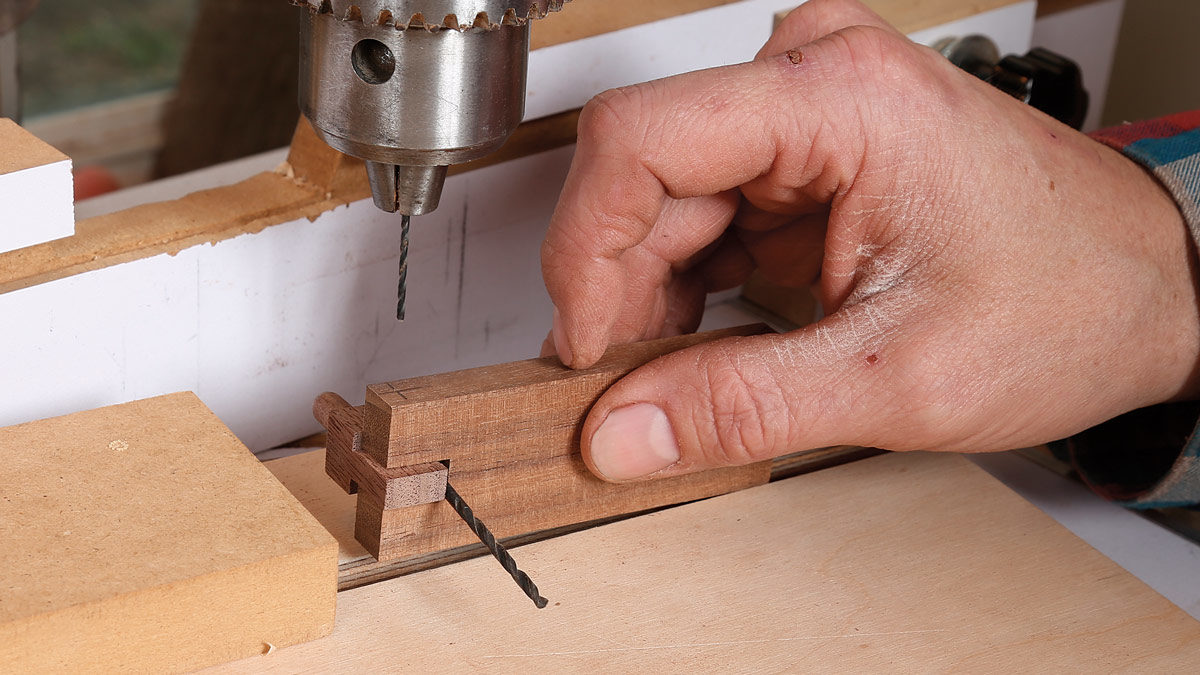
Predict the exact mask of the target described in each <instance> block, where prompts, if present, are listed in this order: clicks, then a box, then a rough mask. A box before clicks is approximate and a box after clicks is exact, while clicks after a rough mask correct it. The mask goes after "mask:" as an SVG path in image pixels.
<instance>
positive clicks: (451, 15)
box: [292, 0, 570, 30]
mask: <svg viewBox="0 0 1200 675" xmlns="http://www.w3.org/2000/svg"><path fill="white" fill-rule="evenodd" d="M569 1H570V0H292V3H293V4H298V5H307V6H308V7H309V8H310V9H312V10H313V11H317V12H322V13H327V14H330V15H332V16H333V17H334V18H336V19H339V20H343V21H359V22H361V23H368V24H376V25H381V26H392V27H395V28H400V29H407V28H426V29H434V28H452V29H455V30H465V29H469V28H488V29H491V28H496V27H499V26H501V25H506V24H507V25H516V24H524V23H525V22H527V21H529V20H530V19H540V18H542V17H544V16H546V14H548V13H550V12H557V11H558V10H560V9H562V6H563V3H565V2H569Z"/></svg>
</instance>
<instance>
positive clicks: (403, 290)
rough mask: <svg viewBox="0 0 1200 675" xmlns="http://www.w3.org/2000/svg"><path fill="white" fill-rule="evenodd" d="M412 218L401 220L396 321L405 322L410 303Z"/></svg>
mask: <svg viewBox="0 0 1200 675" xmlns="http://www.w3.org/2000/svg"><path fill="white" fill-rule="evenodd" d="M411 222H412V216H404V217H403V218H401V219H400V287H399V290H398V292H397V295H396V319H397V320H399V321H403V320H404V305H405V303H406V302H407V301H408V227H409V224H410V223H411Z"/></svg>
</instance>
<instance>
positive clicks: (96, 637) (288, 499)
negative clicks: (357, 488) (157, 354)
mask: <svg viewBox="0 0 1200 675" xmlns="http://www.w3.org/2000/svg"><path fill="white" fill-rule="evenodd" d="M0 457H2V458H3V461H4V465H5V470H4V471H3V472H0V495H2V496H3V498H2V499H0V539H2V540H3V541H4V542H5V545H4V546H3V547H0V588H2V589H4V590H3V593H2V594H0V595H2V599H0V663H3V664H4V667H3V669H4V670H8V671H12V670H15V671H20V672H24V671H40V672H173V671H184V670H192V669H195V668H200V667H203V666H207V665H211V664H216V663H223V662H225V661H229V660H232V659H237V658H242V657H245V656H249V655H257V654H260V653H262V652H263V651H265V650H267V649H269V648H270V646H271V645H273V646H275V647H281V646H284V645H289V644H295V643H297V642H303V641H305V640H311V639H314V638H317V637H320V636H322V635H325V634H327V633H329V632H330V631H331V630H332V628H333V618H334V607H335V602H336V588H337V545H336V543H335V542H334V540H333V538H332V537H331V536H330V535H329V533H328V532H326V531H325V529H324V528H322V527H321V526H320V524H318V523H317V522H316V520H315V519H313V517H312V516H311V515H309V514H308V512H307V511H305V509H304V507H302V506H301V505H300V504H299V503H298V502H297V501H296V500H295V498H294V497H292V496H291V494H289V493H288V491H287V490H286V489H285V488H284V487H283V486H282V485H280V484H279V482H278V481H276V480H275V478H274V477H273V476H272V475H271V473H270V472H269V471H268V470H267V469H265V468H264V467H263V466H262V465H261V463H260V462H258V461H257V460H256V459H255V458H254V456H253V455H252V454H250V452H249V451H248V450H247V449H246V447H245V446H243V445H242V444H241V443H240V442H239V441H238V440H237V438H235V437H234V436H233V434H232V433H230V432H229V430H228V429H227V428H225V426H224V425H223V424H221V422H220V420H218V419H217V418H216V416H215V415H213V414H212V413H211V412H210V411H209V410H208V409H207V408H206V407H205V406H204V404H202V403H201V402H200V400H199V399H197V398H196V397H195V395H193V394H190V393H182V394H172V395H169V396H162V397H158V398H153V399H147V400H144V401H137V402H134V403H127V404H124V405H119V406H113V407H110V408H101V409H98V410H92V411H89V412H83V413H77V414H74V415H67V416H65V417H58V418H53V419H48V420H42V421H39V422H32V423H28V424H22V425H19V426H14V427H8V428H5V429H0Z"/></svg>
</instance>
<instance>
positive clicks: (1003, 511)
mask: <svg viewBox="0 0 1200 675" xmlns="http://www.w3.org/2000/svg"><path fill="white" fill-rule="evenodd" d="M516 555H517V557H518V558H519V559H520V561H521V563H522V568H523V569H526V570H527V571H528V572H529V574H530V576H532V577H533V578H534V579H535V580H536V581H537V583H538V586H539V588H541V589H542V591H543V593H544V595H545V596H546V597H547V598H549V599H550V606H549V607H547V608H546V609H544V610H537V609H534V608H533V607H530V606H529V603H528V601H527V600H525V598H524V597H522V596H521V594H520V591H519V590H518V589H517V588H516V587H515V586H514V585H513V584H512V582H511V580H509V579H508V578H507V575H505V574H504V573H503V572H502V571H501V570H500V569H499V568H498V567H497V566H496V563H495V561H492V560H489V559H477V560H473V561H469V562H464V563H460V564H456V565H451V566H448V567H442V568H438V569H434V570H428V571H425V572H421V573H418V574H413V575H410V576H406V577H400V578H397V579H392V580H389V581H386V582H381V583H377V584H372V585H369V586H364V587H361V588H357V589H354V590H351V591H345V592H343V593H341V594H339V596H338V611H339V618H338V624H337V627H336V628H335V630H334V633H333V635H331V636H329V637H328V638H325V639H322V640H317V641H315V642H311V643H308V644H305V645H298V646H296V647H290V648H287V649H283V650H279V651H277V652H275V653H274V654H272V655H270V656H266V657H256V658H251V659H247V660H244V661H240V662H237V663H234V664H228V665H227V666H225V667H223V668H219V669H216V672H281V673H290V672H299V671H302V670H305V671H309V672H385V671H390V672H459V671H464V670H494V671H500V672H597V671H599V672H645V671H649V670H650V669H658V670H659V672H689V671H703V672H713V671H718V672H723V671H736V672H755V671H767V672H780V671H799V672H830V671H835V672H882V671H900V672H911V671H919V672H927V671H966V672H977V671H987V672H995V671H1014V670H1015V671H1049V672H1058V671H1062V670H1071V671H1089V670H1101V671H1105V672H1108V671H1112V670H1119V669H1124V670H1132V671H1136V672H1147V671H1159V672H1161V671H1186V670H1189V669H1194V667H1195V664H1196V663H1200V623H1197V622H1196V621H1195V620H1193V619H1192V618H1191V617H1189V616H1187V615H1186V614H1184V613H1183V612H1182V611H1181V610H1180V609H1178V608H1177V607H1175V606H1174V605H1172V604H1171V603H1170V602H1168V601H1167V600H1166V599H1164V598H1163V597H1162V596H1160V595H1158V594H1156V593H1155V592H1154V591H1152V590H1151V589H1150V588H1148V587H1147V586H1145V585H1144V584H1143V583H1142V582H1141V581H1139V580H1137V579H1136V578H1134V577H1133V576H1132V575H1130V574H1129V573H1128V572H1126V571H1125V570H1123V569H1122V568H1120V567H1118V566H1117V565H1116V564H1115V563H1113V562H1112V561H1111V560H1109V559H1108V558H1105V557H1104V556H1103V555H1101V554H1100V553H1098V552H1097V551H1096V550H1094V549H1092V548H1091V547H1090V546H1088V545H1087V544H1086V543H1084V542H1083V541H1082V540H1080V539H1078V538H1076V537H1075V536H1074V535H1072V534H1070V533H1069V532H1068V531H1067V530H1065V529H1063V528H1062V527H1061V526H1060V525H1058V524H1057V523H1056V522H1054V521H1053V520H1052V519H1050V518H1049V517H1048V516H1046V515H1045V514H1043V513H1042V512H1041V511H1039V510H1038V509H1036V508H1035V507H1033V506H1032V505H1030V504H1029V503H1028V502H1025V501H1024V500H1023V499H1021V498H1020V497H1018V496H1017V495H1016V494H1014V493H1013V492H1011V491H1010V490H1009V489H1008V488H1006V487H1004V486H1003V485H1002V484H1001V483H999V482H998V481H996V480H995V479H994V478H992V477H991V476H989V475H987V474H986V473H984V472H983V471H982V470H980V469H978V468H977V467H975V466H974V465H972V464H971V463H969V462H967V461H966V460H964V459H963V458H961V457H957V456H953V455H935V454H921V453H913V454H893V455H884V456H880V457H876V458H872V459H867V460H863V461H861V462H854V463H851V464H847V465H844V466H840V467H836V468H833V469H828V470H824V471H820V472H817V473H813V474H808V475H805V476H800V477H797V478H791V479H787V480H783V481H778V482H775V483H771V484H769V485H765V486H761V487H757V488H751V489H749V490H744V491H742V492H737V493H733V494H729V495H725V496H722V497H715V498H712V499H708V500H705V501H701V502H696V503H693V504H689V505H686V506H680V507H675V508H672V509H667V510H664V511H660V512H657V513H654V514H650V515H645V516H640V517H637V518H633V519H630V520H625V521H621V522H618V523H613V524H610V525H605V526H602V527H598V528H595V529H591V530H586V531H583V532H578V533H575V534H570V535H567V536H564V537H561V538H558V539H552V540H547V541H543V542H539V543H536V544H531V545H528V546H523V547H521V548H519V549H517V551H516Z"/></svg>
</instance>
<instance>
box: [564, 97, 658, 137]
mask: <svg viewBox="0 0 1200 675" xmlns="http://www.w3.org/2000/svg"><path fill="white" fill-rule="evenodd" d="M643 103H644V97H643V95H642V93H641V88H640V87H638V86H636V85H635V86H631V87H620V88H617V89H609V90H608V91H604V92H601V93H600V94H597V95H596V96H595V97H593V98H592V99H591V100H590V101H588V102H587V104H586V105H584V107H583V110H582V111H581V112H580V115H579V129H578V132H579V133H578V135H579V143H580V144H586V145H595V144H602V143H604V142H611V141H612V140H614V139H619V138H622V137H623V136H625V135H628V132H629V130H630V129H631V128H635V127H636V125H637V124H638V120H639V119H640V118H641V117H642V106H643Z"/></svg>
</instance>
